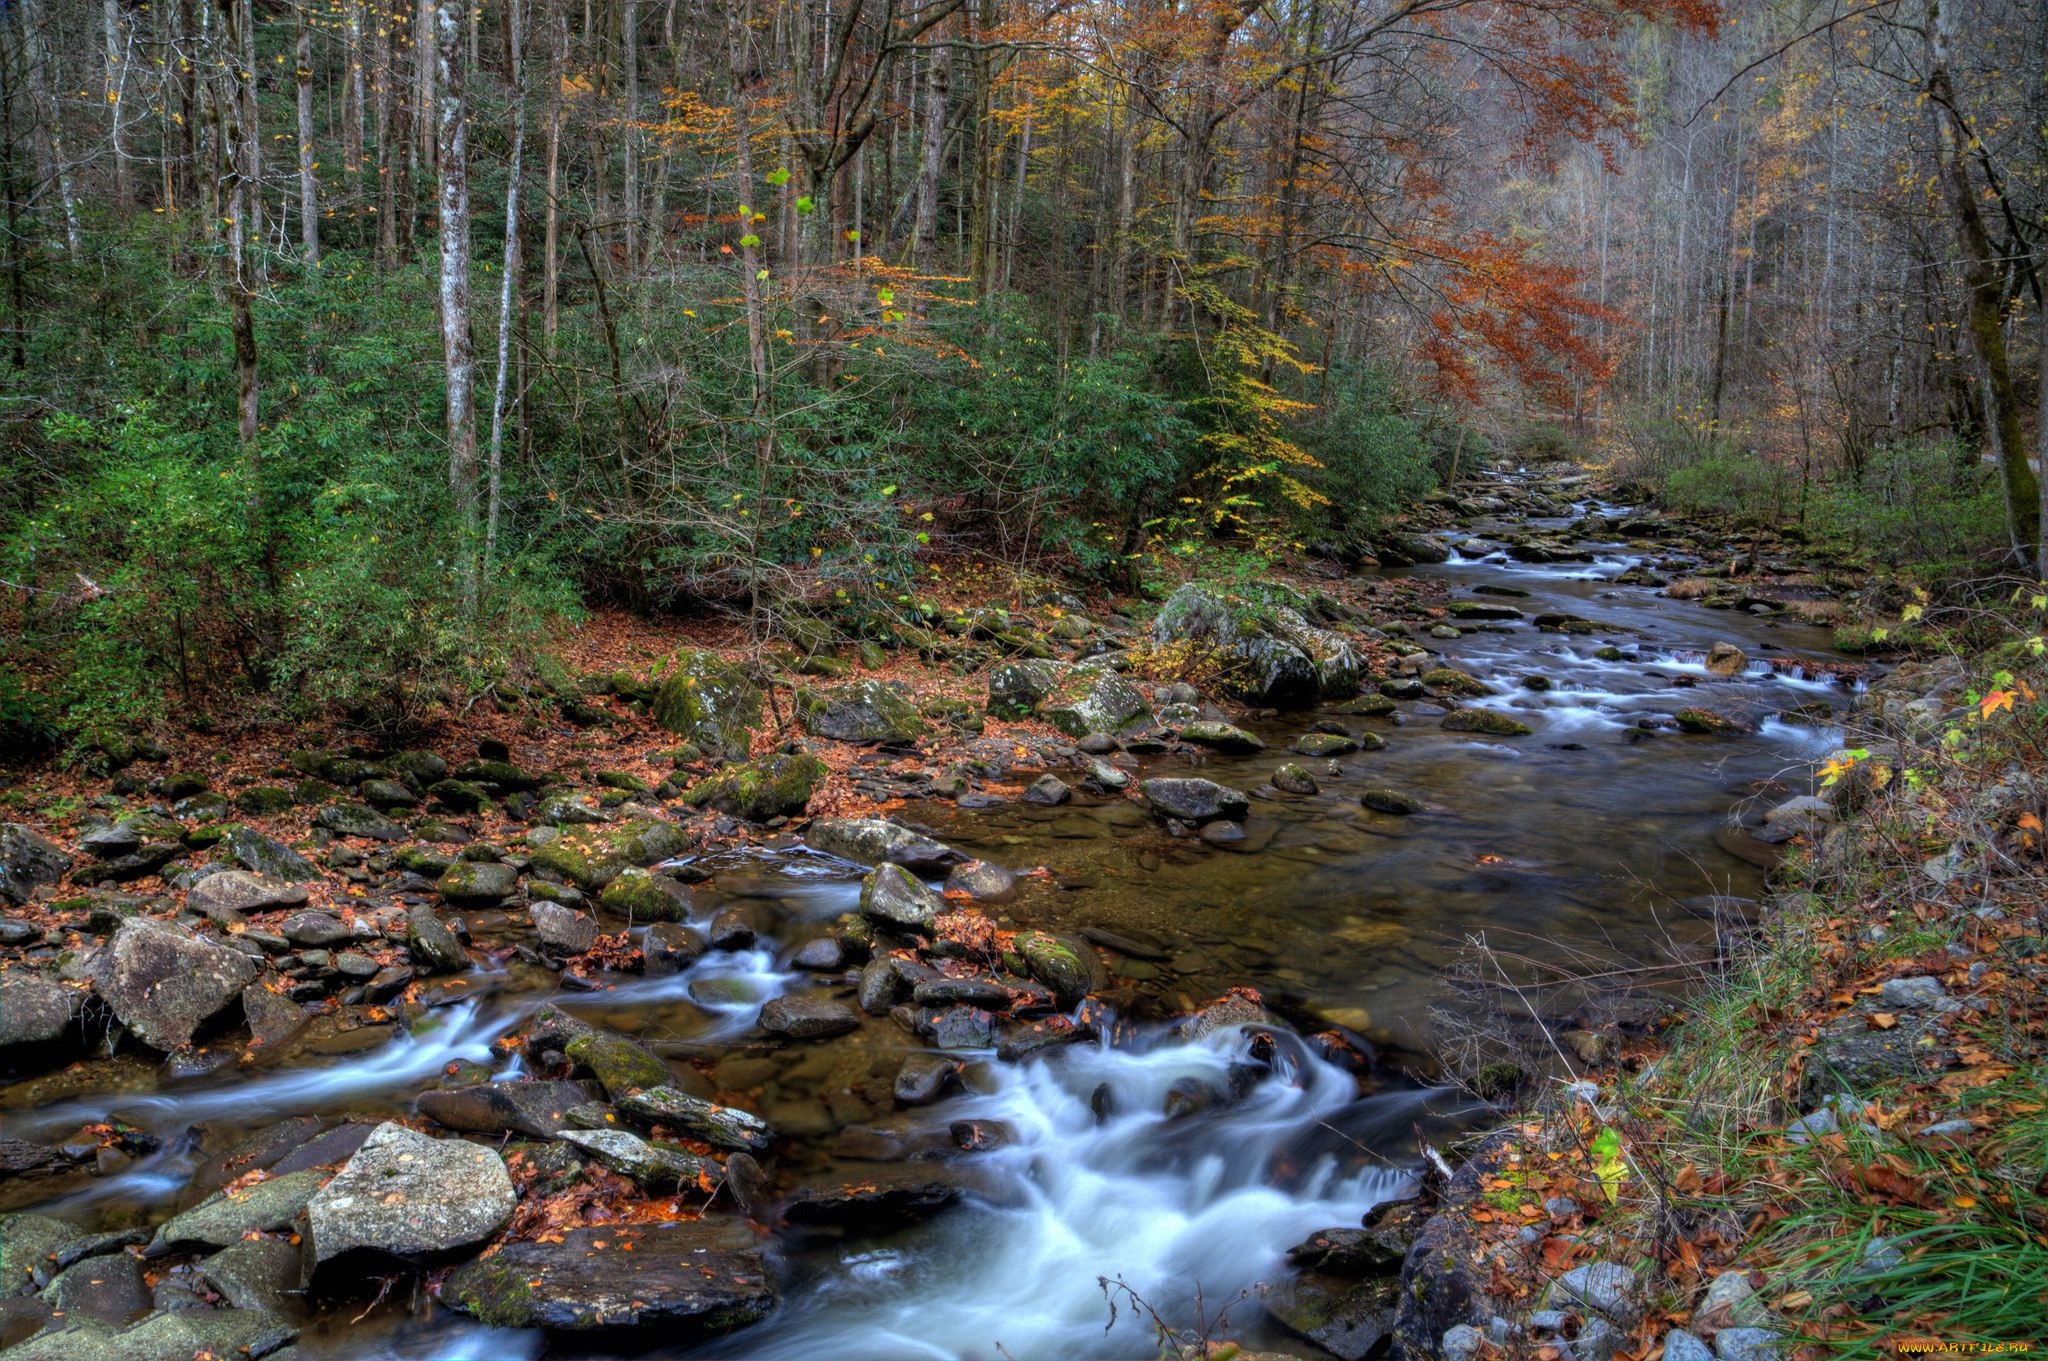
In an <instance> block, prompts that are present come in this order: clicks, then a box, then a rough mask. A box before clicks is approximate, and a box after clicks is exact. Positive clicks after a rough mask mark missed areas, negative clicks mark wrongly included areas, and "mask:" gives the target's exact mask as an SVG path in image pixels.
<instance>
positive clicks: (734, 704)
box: [653, 652, 761, 761]
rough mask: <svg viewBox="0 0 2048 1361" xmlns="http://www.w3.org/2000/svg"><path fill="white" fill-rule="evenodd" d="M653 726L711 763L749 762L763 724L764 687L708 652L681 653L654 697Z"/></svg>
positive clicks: (735, 667) (672, 662)
mask: <svg viewBox="0 0 2048 1361" xmlns="http://www.w3.org/2000/svg"><path fill="white" fill-rule="evenodd" d="M653 718H654V721H655V722H656V723H658V724H660V725H661V726H662V727H663V728H665V729H666V730H668V731H669V732H672V733H675V734H676V735H677V736H678V737H686V738H688V739H689V740H690V741H692V742H694V743H696V744H697V747H698V749H699V750H701V751H702V752H703V753H704V754H705V755H706V756H709V757H711V758H712V759H713V760H727V761H730V760H745V759H746V756H747V752H748V751H749V750H750V749H751V748H752V746H753V741H754V730H755V729H756V728H758V727H759V726H760V724H761V687H760V686H759V685H758V684H756V683H755V681H754V678H753V677H752V676H750V675H748V674H747V672H746V671H745V670H744V669H743V668H741V667H739V666H737V665H735V664H733V663H731V662H728V661H726V660H724V659H723V658H721V657H718V656H717V655H715V654H713V653H709V652H678V653H677V654H676V655H675V656H674V657H672V658H670V659H669V664H668V668H667V671H666V672H665V673H664V675H663V676H662V681H661V688H660V689H659V690H657V691H656V692H655V695H654V706H653Z"/></svg>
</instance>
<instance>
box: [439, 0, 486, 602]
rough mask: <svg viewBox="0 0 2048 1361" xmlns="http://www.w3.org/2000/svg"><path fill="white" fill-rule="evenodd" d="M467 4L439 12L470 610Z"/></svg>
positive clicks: (456, 424)
mask: <svg viewBox="0 0 2048 1361" xmlns="http://www.w3.org/2000/svg"><path fill="white" fill-rule="evenodd" d="M467 8H468V6H467V5H466V4H465V3H464V0H437V3H436V4H435V7H434V37H435V42H434V50H435V59H436V65H437V67H438V68H439V69H438V70H437V71H436V72H435V84H436V86H437V88H438V89H439V92H440V120H439V122H440V138H439V148H438V150H439V156H438V166H439V170H438V174H439V179H440V190H441V193H440V219H441V354H442V358H443V361H444V364H445V367H446V369H447V376H448V486H449V490H450V491H451V492H453V494H454V498H455V518H456V529H457V532H458V534H459V535H460V537H461V548H460V563H461V566H460V568H459V569H458V571H459V574H460V576H461V580H462V594H463V604H464V607H465V608H466V609H468V610H470V611H472V612H473V611H474V610H475V608H476V603H477V566H476V548H477V544H476V533H477V504H476V502H477V494H476V493H477V487H476V411H475V400H476V397H475V384H476V372H475V369H476V358H475V355H474V353H473V352H472V350H471V346H470V338H469V308H470V279H469V117H468V113H469V111H468V109H467V108H466V107H464V99H463V96H464V93H465V90H464V85H465V80H466V77H467V74H468V73H467V71H466V70H465V69H464V67H465V62H464V60H463V58H464V55H465V54H464V46H465V36H466V35H465V34H464V32H463V29H464V27H465V24H464V16H465V12H466V11H467Z"/></svg>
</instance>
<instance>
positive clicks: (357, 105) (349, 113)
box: [341, 0, 385, 212]
mask: <svg viewBox="0 0 2048 1361" xmlns="http://www.w3.org/2000/svg"><path fill="white" fill-rule="evenodd" d="M346 2H347V6H348V18H347V53H346V61H347V66H348V69H347V70H346V71H345V72H344V73H343V76H344V81H345V83H344V84H343V86H342V97H341V173H342V174H343V175H344V176H345V177H346V179H347V189H348V196H349V198H350V200H351V204H350V209H349V210H350V211H351V212H360V211H361V207H360V206H359V205H357V204H355V203H354V202H353V200H354V199H355V192H356V183H357V180H358V178H359V177H360V176H361V175H362V173H363V110H364V108H365V107H366V106H367V105H368V103H369V100H368V98H367V94H368V91H367V90H366V88H365V77H364V74H363V66H364V64H365V62H366V60H367V59H368V58H367V54H366V53H365V52H364V51H363V9H364V7H365V5H366V4H367V2H368V0H346ZM374 22H375V23H376V24H377V25H378V26H379V27H382V26H383V24H384V22H385V20H384V17H383V16H382V15H379V16H377V18H376V20H375V21H374Z"/></svg>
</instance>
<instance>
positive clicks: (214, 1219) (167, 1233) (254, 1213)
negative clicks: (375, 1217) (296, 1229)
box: [149, 1170, 327, 1256]
mask: <svg viewBox="0 0 2048 1361" xmlns="http://www.w3.org/2000/svg"><path fill="white" fill-rule="evenodd" d="M326 1181H327V1174H326V1173H325V1172H321V1171H318V1170H308V1171H304V1172H292V1173H288V1174H287V1175H285V1176H282V1177H272V1178H270V1179H269V1180H268V1181H259V1182H257V1183H255V1184H254V1185H251V1186H246V1187H243V1188H242V1189H240V1190H236V1191H227V1192H222V1193H221V1194H219V1195H216V1196H214V1197H213V1198H212V1199H211V1200H208V1201H206V1202H205V1203H204V1204H201V1205H197V1206H194V1207H193V1208H192V1209H189V1210H187V1211H185V1213H183V1214H181V1215H178V1216H176V1217H174V1218H172V1219H171V1220H170V1221H168V1222H167V1223H166V1224H165V1225H164V1226H163V1227H162V1228H160V1229H158V1230H157V1233H156V1239H155V1241H154V1242H152V1243H151V1244H150V1247H149V1250H150V1254H151V1255H152V1256H154V1255H158V1254H161V1253H165V1252H169V1251H172V1250H173V1249H176V1248H181V1247H195V1246H196V1247H214V1248H224V1247H226V1246H227V1245H228V1244H230V1243H239V1242H241V1241H242V1238H243V1236H244V1235H245V1234H249V1233H255V1232H261V1231H269V1230H275V1229H282V1228H284V1227H286V1226H287V1225H289V1224H290V1223H291V1222H292V1221H293V1220H295V1219H297V1218H298V1217H299V1214H300V1213H301V1212H302V1211H303V1210H304V1209H305V1208H306V1203H307V1202H308V1201H310V1200H312V1199H313V1196H314V1195H315V1193H317V1192H318V1191H319V1190H320V1188H321V1186H322V1185H324V1184H325V1183H326Z"/></svg>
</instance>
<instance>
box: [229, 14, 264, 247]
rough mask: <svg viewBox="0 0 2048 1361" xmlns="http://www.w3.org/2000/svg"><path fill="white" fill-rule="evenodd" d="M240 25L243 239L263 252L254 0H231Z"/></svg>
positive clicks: (260, 151)
mask: <svg viewBox="0 0 2048 1361" xmlns="http://www.w3.org/2000/svg"><path fill="white" fill-rule="evenodd" d="M234 5H235V15H236V17H237V18H238V19H239V20H240V23H241V26H240V28H238V29H237V30H236V40H237V43H238V44H239V47H240V50H241V59H240V60H241V70H240V72H239V76H240V78H239V79H238V80H237V81H236V90H237V93H238V94H239V99H238V101H237V102H238V104H239V109H238V112H237V114H236V116H237V117H238V118H239V119H240V120H241V132H242V173H243V175H244V176H246V177H247V179H248V182H249V198H248V218H249V221H248V226H247V230H246V235H245V237H244V240H245V241H246V243H247V245H248V247H249V249H250V250H251V251H252V252H261V250H262V249H263V122H262V106H261V105H260V104H259V103H258V102H257V98H256V0H234ZM253 264H254V266H255V269H256V273H257V276H258V277H261V276H262V275H263V273H264V267H263V261H262V256H261V255H260V253H259V254H257V255H256V257H255V259H254V261H253Z"/></svg>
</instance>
